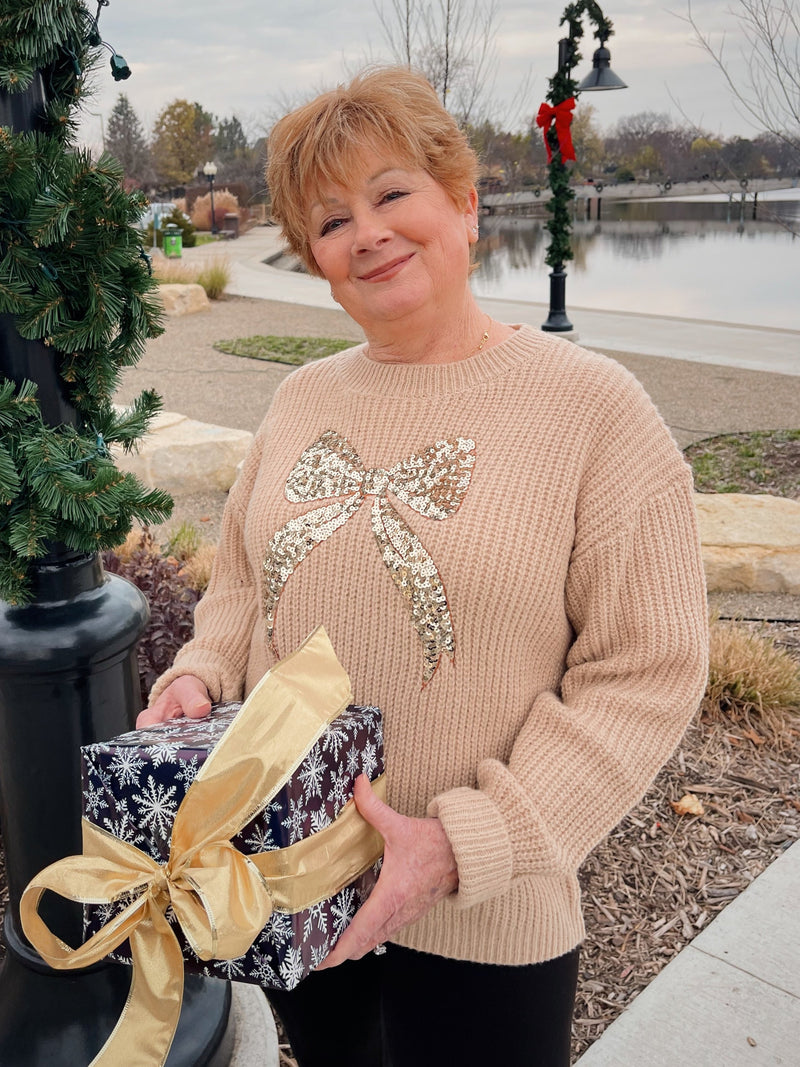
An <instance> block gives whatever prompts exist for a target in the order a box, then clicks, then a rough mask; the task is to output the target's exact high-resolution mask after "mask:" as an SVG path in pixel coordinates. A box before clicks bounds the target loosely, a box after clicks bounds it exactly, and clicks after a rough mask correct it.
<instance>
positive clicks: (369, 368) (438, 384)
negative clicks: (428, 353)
mask: <svg viewBox="0 0 800 1067" xmlns="http://www.w3.org/2000/svg"><path fill="white" fill-rule="evenodd" d="M542 341H544V337H543V335H542V334H540V333H538V331H536V330H534V329H533V328H532V327H531V326H525V325H523V326H520V327H519V328H518V329H517V331H516V333H515V334H514V335H513V336H512V337H510V338H509V339H508V340H507V341H503V342H502V343H501V344H499V345H494V346H493V347H492V348H488V349H486V351H484V352H476V353H475V355H474V356H470V357H469V358H468V359H461V360H457V361H456V362H455V363H411V364H407V363H380V362H378V361H377V360H373V359H370V358H369V357H368V356H367V355H366V351H367V346H366V345H359V347H358V348H353V349H349V350H348V351H347V352H343V353H342V355H341V356H334V357H332V360H331V364H332V365H333V364H334V363H335V370H336V374H337V377H338V378H339V380H340V382H341V384H342V387H343V388H344V389H346V390H348V391H350V392H353V393H357V394H359V395H361V396H381V397H435V396H453V395H455V394H458V393H463V392H465V391H467V390H469V389H472V388H474V387H475V386H477V385H480V384H482V383H484V382H488V381H490V380H491V379H492V378H497V377H498V376H500V375H502V374H505V373H506V372H508V371H510V370H513V369H514V368H515V367H518V366H519V365H520V364H521V363H523V362H529V361H530V360H531V357H532V356H533V355H534V354H535V352H536V349H537V347H539V346H540V345H541V343H542Z"/></svg>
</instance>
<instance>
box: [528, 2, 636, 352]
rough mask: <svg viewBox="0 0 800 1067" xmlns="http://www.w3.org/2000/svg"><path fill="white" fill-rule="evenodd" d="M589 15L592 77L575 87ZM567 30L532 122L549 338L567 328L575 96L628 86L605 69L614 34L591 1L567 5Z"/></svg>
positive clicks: (568, 329) (587, 77) (567, 330)
mask: <svg viewBox="0 0 800 1067" xmlns="http://www.w3.org/2000/svg"><path fill="white" fill-rule="evenodd" d="M584 15H588V16H589V18H590V19H591V21H592V22H593V23H594V25H595V26H596V27H597V29H596V30H595V34H594V35H595V37H596V38H597V39H598V40H599V42H600V47H599V48H598V49H596V50H595V53H594V56H593V59H592V71H591V73H590V74H588V75H587V76H586V77H585V78H584V79H583V81H582V82H581V83H580V84H578V83H577V82H576V81H573V79H572V77H571V73H572V68H573V67H575V66H576V65H577V63H578V62H579V61H580V59H581V56H580V53H579V52H578V42H579V41H580V39H581V37H582V36H583V27H582V25H581V19H582V18H583V16H584ZM565 22H566V23H568V25H569V35H568V36H567V37H563V38H562V39H561V40H560V41H559V42H558V70H557V71H556V73H555V76H554V77H552V78H550V79H548V84H549V86H550V88H549V91H548V93H547V101H548V102H547V103H544V104H542V106H541V107H540V108H539V113H538V115H537V116H536V124H537V126H541V128H542V134H543V136H544V143H545V147H546V148H547V161H548V175H549V177H548V182H549V185H550V190H551V192H552V197H551V199H550V201H549V203H548V204H547V210H548V211H549V212H550V215H551V216H552V217H551V218H550V220H549V221H548V222H547V223H546V224H545V229H547V230H548V231H549V233H550V238H551V240H550V247H549V248H548V249H547V255H546V256H545V263H547V265H548V266H549V267H550V268H551V273H550V311H549V314H548V316H547V321H546V322H544V323H543V324H542V329H543V330H546V331H548V332H549V333H567V332H569V331H570V330H571V329H572V323H571V322H570V321H569V319H568V318H567V309H566V295H565V294H566V282H567V273H566V271H565V270H564V264H565V262H567V261H568V260H570V259H572V258H573V255H572V249H571V247H570V241H569V235H570V230H571V229H572V224H571V220H570V212H569V202H570V200H573V199H574V198H575V193H574V192H573V191H572V189H570V186H569V173H570V172H569V170H568V169H567V166H566V161H567V160H570V159H572V160H574V159H575V151H574V149H573V147H572V137H571V136H570V129H569V128H570V124H571V123H572V111H573V109H574V107H575V97H576V96H577V95H578V93H582V92H591V91H596V90H601V89H626V88H627V86H626V85H625V82H623V81H622V80H621V79H620V78H618V77H617V75H616V74H615V73H614V72H613V70H612V69H611V66H610V60H611V56H610V53H609V51H608V49H607V48H606V41H607V40H608V38H609V37H610V36H611V35H612V34H613V32H614V30H613V28H612V25H611V20H610V19H607V18H606V17H605V15H604V14H603V12H602V11H601V10H600V7H599V6H598V5H597V4H595V3H594V2H593V0H576V2H575V3H572V4H568V5H567V7H566V8H565V9H564V14H563V15H562V16H561V22H560V23H559V25H560V26H563V25H564V23H565Z"/></svg>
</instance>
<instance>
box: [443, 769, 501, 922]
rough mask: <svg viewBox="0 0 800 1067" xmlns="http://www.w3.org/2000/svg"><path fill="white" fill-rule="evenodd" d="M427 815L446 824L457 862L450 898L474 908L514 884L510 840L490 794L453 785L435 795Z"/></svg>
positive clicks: (466, 906) (446, 830)
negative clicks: (456, 876)
mask: <svg viewBox="0 0 800 1067" xmlns="http://www.w3.org/2000/svg"><path fill="white" fill-rule="evenodd" d="M428 815H429V816H430V817H431V818H436V819H439V820H440V821H441V823H442V825H443V826H444V831H445V833H446V834H447V839H448V841H449V842H450V846H451V848H452V849H453V854H454V855H455V858H456V865H457V866H458V891H457V892H456V893H454V894H453V896H451V897H448V898H447V899H448V901H450V902H451V903H452V904H453V905H455V906H456V907H459V908H471V907H472V906H473V905H474V904H480V903H481V901H484V900H489V899H490V898H492V897H496V896H499V895H500V894H502V893H505V892H506V890H507V889H508V887H509V885H510V884H511V872H512V855H511V841H510V839H509V836H508V830H507V828H506V824H505V822H504V820H503V817H502V815H501V814H500V812H499V811H498V810H497V808H496V807H495V805H494V804H493V803H492V801H491V800H490V798H489V797H487V796H486V795H485V794H483V793H481V792H480V791H479V790H477V789H468V788H465V787H462V788H459V789H451V790H449V791H448V792H447V793H442V794H441V795H440V796H438V797H434V798H433V800H432V801H431V802H430V804H429V805H428Z"/></svg>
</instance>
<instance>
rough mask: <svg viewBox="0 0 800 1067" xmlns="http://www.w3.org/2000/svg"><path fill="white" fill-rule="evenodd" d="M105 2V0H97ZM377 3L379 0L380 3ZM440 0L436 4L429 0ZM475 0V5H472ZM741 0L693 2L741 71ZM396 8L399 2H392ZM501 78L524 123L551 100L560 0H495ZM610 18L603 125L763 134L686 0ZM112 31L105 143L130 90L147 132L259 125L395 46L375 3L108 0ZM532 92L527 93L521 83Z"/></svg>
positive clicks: (620, 4) (104, 91)
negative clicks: (207, 116)
mask: <svg viewBox="0 0 800 1067" xmlns="http://www.w3.org/2000/svg"><path fill="white" fill-rule="evenodd" d="M87 2H88V5H89V7H90V9H91V10H92V11H94V3H93V2H92V0H87ZM376 2H377V3H380V2H381V0H376ZM428 2H429V3H435V2H436V0H428ZM467 2H469V0H467ZM736 3H737V0H693V4H692V9H693V13H694V16H695V19H696V21H697V23H698V24H699V25H700V26H701V27H702V29H703V30H704V31H705V32H707V33H708V34H710V35H711V36H712V38H713V39H714V40H715V41H717V42H719V41H720V40H721V39H722V36H723V34H724V35H725V42H726V43H725V49H726V55H729V56H730V59H731V64H732V66H733V67H734V69H737V68H740V67H741V66H742V64H743V60H742V59H741V58H740V53H741V51H742V45H743V43H744V41H743V37H742V34H741V31H740V29H739V25H738V22H737V20H736V18H735V16H734V15H733V14H732V13H731V9H732V8H733V9H735V7H736ZM384 4H385V7H386V8H387V9H389V8H390V0H384ZM497 10H498V13H497V20H496V26H497V33H496V41H495V50H496V55H497V63H496V77H495V81H494V86H493V90H492V92H491V99H492V100H493V101H495V106H494V108H493V109H492V110H493V112H494V114H495V115H496V116H497V117H498V118H501V119H502V118H503V117H506V121H507V123H512V122H514V121H516V122H517V123H518V124H519V123H520V122H521V121H522V120H523V119H525V118H528V117H530V116H531V115H533V114H534V113H535V112H536V111H537V110H538V107H539V104H540V103H541V101H542V100H543V99H544V96H545V92H546V90H547V78H548V77H550V76H551V75H552V74H553V73H554V71H555V68H556V62H557V42H558V38H559V37H560V36H562V33H563V30H561V29H560V28H559V25H558V20H559V18H560V16H561V11H562V3H561V2H556V3H555V4H552V3H549V2H544V0H541V2H539V3H530V4H527V5H523V4H519V3H514V2H512V0H498V3H497ZM603 10H604V12H605V14H606V15H607V16H608V17H609V18H611V19H612V20H613V23H614V30H615V34H614V36H613V37H612V38H611V40H610V41H609V47H610V49H611V65H612V68H613V70H614V71H615V72H616V73H617V74H618V75H619V76H620V77H621V78H622V79H623V80H624V81H625V82H627V84H628V86H629V88H628V89H627V90H621V91H619V92H606V93H593V94H591V96H589V95H586V96H584V97H583V99H584V100H591V102H592V104H593V105H594V106H595V107H596V109H597V116H596V117H597V121H598V122H599V124H600V126H601V127H602V128H603V129H604V130H605V129H607V128H608V127H609V126H610V125H611V124H612V123H613V122H615V121H616V120H617V119H619V118H621V117H622V116H624V115H630V114H634V113H636V112H639V111H647V110H650V111H659V112H669V113H671V114H672V115H673V117H674V118H675V119H677V120H680V121H683V120H682V117H681V109H682V110H683V112H685V114H686V116H688V118H689V119H691V121H692V122H693V123H694V124H695V125H697V126H702V127H703V128H704V129H707V130H709V131H710V132H711V133H715V134H722V135H724V136H732V135H734V134H741V135H743V136H747V135H751V134H752V133H753V132H754V131H753V129H752V127H749V126H748V125H747V123H746V121H745V119H744V118H742V117H740V116H739V115H738V114H737V112H736V109H735V107H734V105H733V102H732V100H731V96H730V92H729V90H728V89H727V87H726V86H725V84H724V80H723V78H722V76H721V74H720V73H719V72H718V71H717V69H716V68H715V66H714V65H713V63H712V61H711V60H710V59H709V57H708V56H707V55H706V54H705V52H704V51H703V50H702V49H701V48H700V47H699V45H698V44H697V43H696V41H695V40H694V39H693V33H692V30H691V28H690V27H689V26H687V24H686V23H685V22H684V21H682V20H681V18H680V17H679V15H685V14H686V0H667V3H666V6H665V4H664V3H663V2H659V0H609V2H608V3H604V5H603ZM100 31H101V34H102V36H103V38H104V39H105V40H106V41H107V42H108V43H109V44H111V45H112V46H113V47H114V48H115V49H116V50H117V51H118V52H119V53H121V54H122V55H123V56H124V57H125V59H126V60H127V62H128V64H129V66H130V67H131V70H132V71H133V75H132V77H131V78H130V79H129V80H128V81H125V82H120V83H116V82H114V81H113V80H112V78H111V74H110V70H109V68H108V66H107V64H106V63H103V65H102V67H101V69H100V71H99V72H98V73H97V74H96V75H95V82H94V84H95V88H96V95H95V98H94V99H93V100H92V101H90V102H89V103H88V104H87V108H88V109H89V110H90V111H92V112H95V113H96V114H95V115H87V117H86V119H85V121H84V126H83V136H84V138H85V140H87V141H88V142H90V143H99V141H100V133H101V121H100V118H99V117H97V116H98V115H100V114H102V115H103V116H104V118H105V120H106V121H107V119H108V115H109V113H110V111H111V108H112V107H113V105H114V102H115V100H116V98H117V94H118V93H119V92H121V91H122V92H124V93H126V94H127V96H128V98H129V100H130V101H131V103H132V105H133V107H134V108H135V110H136V112H137V114H138V115H139V118H140V119H141V121H142V123H143V124H144V127H145V129H146V131H147V132H148V133H149V130H150V128H151V126H152V123H153V121H154V119H155V117H156V115H157V114H158V112H159V111H160V110H161V108H162V107H164V106H165V105H166V104H168V103H170V102H171V101H172V100H175V99H178V98H187V99H189V100H196V101H198V102H199V103H200V104H202V105H203V107H205V108H206V110H208V111H210V112H212V113H213V114H215V115H217V116H220V117H223V116H224V117H227V116H230V115H231V114H236V115H237V116H239V118H240V119H241V120H242V122H243V124H244V125H245V128H246V129H247V130H248V132H250V133H253V134H255V133H258V132H264V130H263V129H261V130H260V131H259V127H260V126H262V127H263V126H264V125H265V123H267V121H268V118H269V116H270V115H276V114H278V113H279V112H280V111H281V110H285V106H284V107H282V106H281V105H286V104H287V103H288V104H292V103H293V102H295V101H299V100H301V99H303V98H304V97H305V96H307V95H309V93H310V92H312V91H313V90H316V89H321V88H327V87H329V86H330V85H334V84H336V83H337V82H339V81H342V80H344V79H345V78H346V77H347V74H348V71H353V70H355V69H358V67H360V66H362V65H364V63H365V62H367V61H369V60H370V59H372V60H384V61H385V60H388V59H390V58H391V57H390V55H389V52H388V49H387V45H386V42H385V37H384V34H383V30H382V28H381V23H380V19H379V17H378V14H377V12H376V8H375V6H374V4H373V2H372V0H280V2H275V0H267V2H266V3H265V2H264V0H260V2H259V0H222V2H221V0H192V3H188V2H187V0H166V2H164V0H161V2H157V0H136V2H129V0H111V2H110V6H109V7H107V8H103V9H102V13H101V16H100ZM592 31H593V27H591V26H590V25H589V24H588V22H587V21H584V32H585V37H584V40H583V48H582V51H583V55H584V60H583V63H582V65H581V67H580V68H579V69H578V71H577V72H576V73H577V77H578V79H579V80H580V78H581V77H583V75H584V74H585V73H587V72H588V70H589V69H590V67H591V54H592V51H593V49H594V46H595V44H596V42H594V40H593V39H592V37H591V33H592ZM523 87H524V88H523Z"/></svg>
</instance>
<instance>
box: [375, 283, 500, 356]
mask: <svg viewBox="0 0 800 1067" xmlns="http://www.w3.org/2000/svg"><path fill="white" fill-rule="evenodd" d="M362 325H364V324H362ZM497 325H498V324H497V323H493V322H492V320H491V319H490V318H489V316H488V315H487V314H485V312H483V311H481V309H480V308H479V307H478V305H477V304H476V303H475V301H474V299H473V297H472V293H468V294H467V297H466V299H465V300H464V304H463V307H462V308H461V309H460V311H459V312H456V313H454V314H450V315H445V314H442V312H441V309H438V308H435V309H433V311H428V310H426V311H425V312H424V313H422V312H420V313H417V314H415V315H413V316H403V317H402V318H401V319H397V320H391V321H387V320H380V321H377V322H375V323H369V324H367V325H364V333H365V334H366V337H367V341H368V343H369V352H368V355H369V358H370V359H373V360H375V361H376V362H380V363H455V362H457V361H458V360H461V359H468V358H469V357H470V356H472V355H474V354H475V352H477V351H478V349H479V348H483V347H485V346H486V344H488V343H489V342H490V340H491V339H492V336H493V327H495V326H497ZM485 332H488V333H489V337H488V338H484V333H485Z"/></svg>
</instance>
